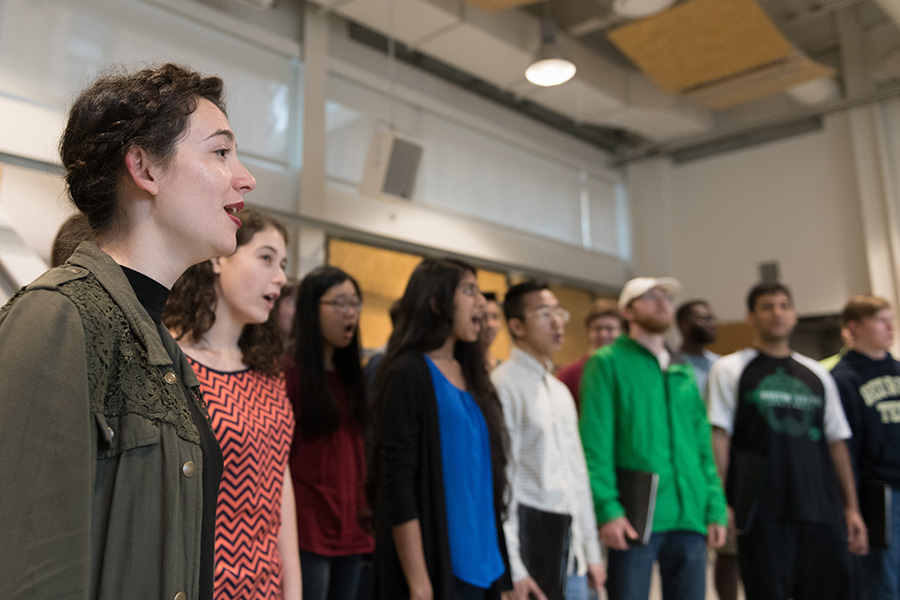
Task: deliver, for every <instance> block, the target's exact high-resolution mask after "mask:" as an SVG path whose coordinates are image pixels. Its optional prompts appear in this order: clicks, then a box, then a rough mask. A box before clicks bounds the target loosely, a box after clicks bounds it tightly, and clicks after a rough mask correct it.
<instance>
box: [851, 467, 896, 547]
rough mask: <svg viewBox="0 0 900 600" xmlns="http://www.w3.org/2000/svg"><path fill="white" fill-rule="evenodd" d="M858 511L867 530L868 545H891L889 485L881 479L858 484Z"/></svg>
mask: <svg viewBox="0 0 900 600" xmlns="http://www.w3.org/2000/svg"><path fill="white" fill-rule="evenodd" d="M859 512H861V513H862V517H863V521H865V522H866V527H867V528H868V530H869V545H870V546H873V547H875V548H889V547H890V545H891V525H892V524H891V486H890V485H888V484H887V483H884V482H883V481H875V480H871V479H870V480H864V481H863V482H862V483H861V484H860V486H859Z"/></svg>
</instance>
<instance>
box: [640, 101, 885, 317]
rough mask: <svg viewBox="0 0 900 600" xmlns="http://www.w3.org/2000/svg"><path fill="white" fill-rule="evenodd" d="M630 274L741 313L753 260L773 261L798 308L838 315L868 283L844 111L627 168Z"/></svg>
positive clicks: (752, 278) (724, 311) (722, 313)
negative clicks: (796, 128) (775, 136)
mask: <svg viewBox="0 0 900 600" xmlns="http://www.w3.org/2000/svg"><path fill="white" fill-rule="evenodd" d="M627 178H628V184H629V195H630V199H631V202H632V219H633V230H634V236H635V239H634V247H635V255H634V259H635V271H636V272H637V273H639V274H653V275H659V274H669V275H673V276H675V277H677V278H678V279H680V280H681V282H682V283H683V284H684V288H685V289H684V294H683V297H684V298H687V297H688V296H690V297H701V298H706V299H708V300H709V301H710V302H711V303H712V306H713V308H714V310H715V311H716V312H717V313H718V315H719V318H720V319H722V320H726V321H731V320H739V319H742V318H743V316H744V313H745V310H744V297H745V295H746V292H747V290H748V289H749V288H750V286H751V285H753V284H754V283H755V282H756V281H757V280H758V278H759V264H760V263H762V262H769V261H777V262H778V263H779V265H780V273H781V279H782V281H784V283H786V284H787V285H788V286H789V287H790V288H791V290H792V291H793V293H794V296H795V303H796V306H797V310H798V312H799V313H800V314H801V315H815V314H823V313H834V312H838V311H839V310H840V309H841V308H842V307H843V305H844V303H845V302H846V300H847V298H848V297H849V296H850V295H852V294H854V293H860V292H867V291H868V290H869V280H868V275H867V265H866V258H865V253H864V248H863V233H862V222H861V217H860V210H859V205H858V194H857V187H856V175H855V170H854V166H853V155H852V151H851V144H850V133H849V128H848V124H847V119H846V116H845V115H844V114H837V115H833V116H830V117H828V118H826V119H825V123H824V128H823V129H822V130H821V131H818V132H813V133H809V134H805V135H801V136H795V137H791V138H788V139H785V140H780V141H777V142H772V143H769V144H764V145H759V146H754V147H752V148H747V149H744V150H740V151H735V152H730V153H726V154H721V155H717V156H714V157H710V158H707V159H702V160H696V161H692V162H688V163H684V164H681V165H674V164H672V163H671V162H670V161H669V160H668V159H665V158H660V159H654V160H651V161H647V162H643V163H636V164H633V165H630V166H629V167H628V170H627Z"/></svg>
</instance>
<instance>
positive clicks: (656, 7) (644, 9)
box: [612, 0, 675, 19]
mask: <svg viewBox="0 0 900 600" xmlns="http://www.w3.org/2000/svg"><path fill="white" fill-rule="evenodd" d="M673 4H675V0H613V6H612V9H613V12H614V13H616V14H617V15H619V16H620V17H623V18H625V19H643V18H645V17H651V16H653V15H655V14H657V13H661V12H662V11H664V10H666V9H667V8H669V7H671V6H672V5H673Z"/></svg>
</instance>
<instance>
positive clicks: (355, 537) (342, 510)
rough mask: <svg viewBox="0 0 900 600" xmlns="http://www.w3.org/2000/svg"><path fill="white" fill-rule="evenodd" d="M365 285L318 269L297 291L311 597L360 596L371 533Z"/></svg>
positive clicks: (304, 561)
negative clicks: (367, 519) (364, 520)
mask: <svg viewBox="0 0 900 600" xmlns="http://www.w3.org/2000/svg"><path fill="white" fill-rule="evenodd" d="M361 307H362V301H361V300H360V293H359V285H357V283H356V281H355V280H354V279H353V278H352V277H350V275H348V274H347V273H345V272H344V271H342V270H340V269H338V268H335V267H319V268H317V269H315V270H313V271H311V272H310V273H309V274H308V275H307V276H306V277H304V278H303V281H301V282H300V287H299V289H298V290H297V301H296V312H295V316H294V329H293V332H294V337H295V340H296V341H295V345H294V352H293V355H292V356H291V357H290V358H289V359H288V364H287V366H286V367H285V378H286V382H287V390H288V396H289V397H290V399H291V402H292V404H293V406H294V413H295V414H296V417H297V430H296V432H295V434H294V443H293V446H292V448H291V458H290V464H291V475H292V478H293V482H294V490H295V494H296V501H297V531H298V537H299V543H300V567H301V570H302V573H303V597H304V599H305V600H355V598H356V593H357V588H358V585H359V573H360V562H361V558H362V555H363V554H366V553H369V552H371V551H372V548H373V540H372V537H371V536H370V535H369V534H368V533H367V532H366V531H365V530H364V528H363V526H362V525H361V523H360V515H361V514H364V513H367V512H368V508H367V504H366V501H365V494H364V490H363V484H364V481H365V478H366V465H365V452H364V449H363V430H362V427H363V422H364V418H365V389H364V385H363V375H362V368H361V367H360V362H359V332H358V325H359V311H360V308H361Z"/></svg>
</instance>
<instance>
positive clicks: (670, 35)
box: [609, 0, 794, 92]
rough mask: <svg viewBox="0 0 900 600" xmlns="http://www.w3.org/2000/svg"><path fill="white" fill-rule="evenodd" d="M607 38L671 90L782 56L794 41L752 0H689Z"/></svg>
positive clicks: (709, 80) (706, 80)
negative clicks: (788, 38)
mask: <svg viewBox="0 0 900 600" xmlns="http://www.w3.org/2000/svg"><path fill="white" fill-rule="evenodd" d="M609 39H610V40H611V41H612V42H613V43H614V44H615V45H616V46H618V47H619V49H620V50H621V51H622V52H623V53H625V54H626V55H627V56H628V57H629V58H630V59H631V60H632V61H633V62H634V63H635V65H637V66H638V67H639V68H640V69H641V70H642V71H644V72H645V73H646V74H647V75H648V76H650V77H651V78H652V79H653V80H655V81H656V82H657V84H659V86H660V87H662V88H663V89H664V90H666V91H669V92H679V91H681V90H684V89H686V88H692V87H696V86H700V85H703V84H708V83H710V82H714V81H717V80H720V79H724V78H727V77H729V76H731V75H734V74H735V73H740V72H744V71H748V70H752V69H756V68H759V67H761V66H763V65H767V64H772V63H776V62H778V61H782V60H784V59H785V58H787V57H788V56H790V55H792V54H793V53H794V49H793V47H792V46H791V44H790V42H788V40H787V39H785V37H784V36H783V35H782V34H781V32H780V31H779V30H778V29H777V28H776V27H775V25H774V24H773V23H772V21H771V20H770V19H769V18H768V16H767V15H766V13H765V12H763V10H762V9H761V8H760V7H759V5H758V4H757V3H756V2H755V1H754V0H691V1H690V2H686V3H684V4H680V5H678V6H676V7H674V8H672V9H670V10H668V11H666V12H663V13H660V14H659V15H656V16H654V17H650V18H648V19H643V20H640V21H636V22H634V23H630V24H628V25H625V26H623V27H619V28H618V29H615V30H613V31H611V32H610V33H609Z"/></svg>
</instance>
